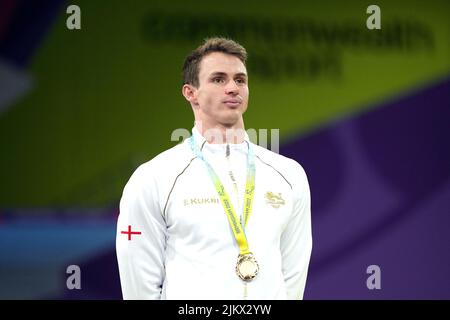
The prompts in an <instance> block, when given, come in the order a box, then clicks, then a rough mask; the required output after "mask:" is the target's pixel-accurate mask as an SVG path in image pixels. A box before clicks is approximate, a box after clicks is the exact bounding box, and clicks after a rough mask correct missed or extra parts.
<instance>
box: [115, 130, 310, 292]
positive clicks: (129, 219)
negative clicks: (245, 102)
mask: <svg viewBox="0 0 450 320" xmlns="http://www.w3.org/2000/svg"><path fill="white" fill-rule="evenodd" d="M192 132H193V135H194V137H195V140H196V142H197V144H198V145H199V147H201V150H202V153H203V155H204V158H205V160H206V161H208V162H209V163H210V164H211V166H212V167H213V168H214V170H215V172H216V173H217V175H218V176H219V178H220V180H221V182H222V183H223V185H224V186H225V189H226V191H227V193H228V195H229V197H230V199H231V201H232V203H233V207H234V209H235V211H236V214H237V215H239V216H241V215H242V210H243V206H242V202H243V195H244V194H243V193H244V190H245V182H246V176H247V150H248V143H251V142H250V141H249V140H248V136H246V139H245V141H244V142H243V143H241V144H229V146H228V148H229V149H228V151H229V153H228V156H227V145H226V144H209V143H208V142H205V139H204V138H203V136H201V134H200V133H199V132H198V130H197V129H196V128H195V127H194V129H193V130H192ZM202 146H203V147H202ZM252 146H253V149H254V153H255V165H256V178H255V195H254V203H253V209H252V213H251V216H250V218H249V220H248V223H247V226H246V228H245V234H246V237H247V240H248V243H249V247H250V251H251V252H253V254H254V256H255V258H256V260H257V261H258V264H259V268H260V270H259V274H258V275H257V277H256V278H255V279H254V280H253V281H251V282H249V283H248V284H247V289H246V293H247V297H246V298H247V299H302V298H303V292H304V288H305V283H306V277H307V271H308V265H309V261H310V256H311V249H312V236H311V209H310V207H311V206H310V191H309V185H308V180H307V177H306V174H305V172H304V170H303V168H302V167H301V166H300V165H299V164H298V163H297V162H296V161H294V160H292V159H289V158H286V157H284V156H281V155H279V154H276V153H274V152H271V151H269V150H267V149H265V148H263V147H260V146H258V145H255V144H252ZM230 171H231V172H232V175H233V176H234V178H235V181H236V184H234V183H233V182H232V179H231V177H230V174H229V173H230ZM236 186H237V191H238V192H236V188H235V187H236ZM129 226H131V231H132V232H141V233H140V234H131V235H128V234H123V233H122V231H125V232H128V231H129ZM130 239H131V240H130ZM116 250H117V259H118V264H119V272H120V281H121V286H122V293H123V298H124V299H179V300H182V299H183V300H185V299H205V300H211V299H244V282H243V281H242V280H241V279H240V278H239V277H238V276H237V275H236V272H235V267H236V261H237V257H238V254H239V248H238V246H237V244H236V240H235V238H234V235H233V232H232V230H231V227H230V225H229V223H228V219H227V216H226V214H225V212H224V209H223V207H222V204H221V202H220V199H219V197H218V195H217V192H216V189H215V188H214V185H213V183H212V181H211V178H210V177H209V174H208V170H207V169H206V166H205V164H204V162H203V161H202V160H201V159H199V158H195V156H194V154H193V152H192V150H191V148H190V146H189V143H188V141H184V142H183V143H181V144H179V145H177V146H175V147H173V148H171V149H169V150H167V151H165V152H163V153H161V154H159V155H158V156H156V157H155V158H153V159H152V160H150V161H149V162H147V163H144V164H143V165H141V166H140V167H139V168H138V169H136V171H135V172H134V173H133V175H132V176H131V178H130V180H129V181H128V183H127V185H126V186H125V188H124V191H123V195H122V199H121V201H120V214H119V218H118V223H117V239H116Z"/></svg>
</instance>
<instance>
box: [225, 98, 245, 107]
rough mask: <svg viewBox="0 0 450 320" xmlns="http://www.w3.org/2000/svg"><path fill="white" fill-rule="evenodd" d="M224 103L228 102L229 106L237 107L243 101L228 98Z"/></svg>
mask: <svg viewBox="0 0 450 320" xmlns="http://www.w3.org/2000/svg"><path fill="white" fill-rule="evenodd" d="M223 103H224V104H226V105H227V106H228V107H231V108H236V107H238V106H239V105H240V104H241V103H242V101H241V100H239V99H227V100H225V101H224V102H223Z"/></svg>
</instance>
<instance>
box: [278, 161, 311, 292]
mask: <svg viewBox="0 0 450 320" xmlns="http://www.w3.org/2000/svg"><path fill="white" fill-rule="evenodd" d="M295 169H296V170H295V171H294V172H293V176H292V173H291V177H292V182H293V184H292V188H293V193H294V202H293V212H292V218H291V220H290V222H289V223H288V225H287V226H286V228H285V230H284V231H283V234H282V236H281V255H282V268H283V275H284V280H285V284H286V290H287V297H288V299H303V293H304V290H305V285H306V277H307V273H308V267H309V261H310V258H311V250H312V232H311V196H310V190H309V184H308V179H307V176H306V174H305V171H304V170H303V168H302V167H301V166H300V165H299V164H298V163H297V162H295Z"/></svg>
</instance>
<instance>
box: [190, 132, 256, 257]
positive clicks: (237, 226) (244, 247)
mask: <svg viewBox="0 0 450 320" xmlns="http://www.w3.org/2000/svg"><path fill="white" fill-rule="evenodd" d="M189 144H190V146H191V149H192V151H193V152H194V154H195V155H196V156H197V157H198V158H200V159H201V160H203V162H204V163H205V165H206V168H207V169H208V173H209V176H210V178H211V180H212V182H213V184H214V187H215V188H216V191H217V194H218V195H219V198H220V202H221V203H222V206H223V208H224V210H225V214H226V215H227V218H228V222H229V223H230V226H231V229H232V230H233V234H234V237H235V238H236V242H237V244H238V246H239V252H240V255H247V254H249V253H250V249H249V246H248V242H247V237H246V236H245V232H244V229H245V226H246V225H247V222H248V219H249V217H250V214H251V212H252V204H253V196H254V192H255V172H256V170H255V155H254V153H253V149H252V146H251V144H248V153H247V182H246V184H245V194H244V209H243V211H244V212H243V215H244V226H242V224H241V222H240V220H239V217H238V216H237V215H236V212H235V210H234V208H233V205H232V204H231V201H230V198H229V197H228V194H227V192H226V191H225V187H224V186H223V184H222V182H221V181H220V179H219V177H218V176H217V174H216V172H215V171H214V169H213V168H212V167H211V165H210V164H209V163H208V162H207V161H206V160H205V158H204V157H203V154H202V152H201V150H200V149H199V147H198V145H197V144H196V143H195V139H194V136H191V137H190V138H189Z"/></svg>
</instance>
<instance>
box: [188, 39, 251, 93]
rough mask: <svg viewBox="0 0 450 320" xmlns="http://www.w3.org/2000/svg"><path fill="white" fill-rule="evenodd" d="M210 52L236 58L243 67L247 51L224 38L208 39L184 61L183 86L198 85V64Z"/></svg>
mask: <svg viewBox="0 0 450 320" xmlns="http://www.w3.org/2000/svg"><path fill="white" fill-rule="evenodd" d="M211 52H223V53H226V54H231V55H233V56H235V57H238V58H239V60H241V61H242V63H243V64H244V65H245V62H246V60H247V51H246V50H245V48H244V47H243V46H241V45H240V44H239V43H237V42H235V41H233V40H231V39H226V38H209V39H205V42H204V43H203V44H202V45H201V46H199V47H198V48H197V49H195V50H194V51H192V52H191V53H190V54H189V55H188V56H187V57H186V59H185V60H184V65H183V84H191V85H193V86H195V87H198V85H199V79H198V74H199V71H200V62H201V61H202V59H203V57H204V56H206V55H207V54H209V53H211Z"/></svg>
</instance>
